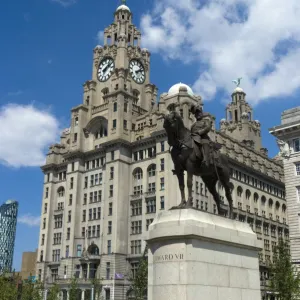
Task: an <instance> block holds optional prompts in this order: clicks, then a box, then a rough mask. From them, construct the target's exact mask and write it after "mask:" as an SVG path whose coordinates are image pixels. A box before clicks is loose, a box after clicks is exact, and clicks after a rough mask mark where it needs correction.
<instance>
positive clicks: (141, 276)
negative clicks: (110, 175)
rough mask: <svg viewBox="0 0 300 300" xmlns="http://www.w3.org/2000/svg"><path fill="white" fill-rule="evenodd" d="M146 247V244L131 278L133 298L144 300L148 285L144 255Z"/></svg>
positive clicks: (146, 250)
mask: <svg viewBox="0 0 300 300" xmlns="http://www.w3.org/2000/svg"><path fill="white" fill-rule="evenodd" d="M147 252H148V247H147V246H146V248H145V251H144V254H143V256H142V258H141V260H140V262H139V266H138V269H137V272H136V274H135V277H134V278H133V280H132V286H131V287H132V290H133V293H134V297H135V300H144V299H145V295H146V293H147V287H148V258H147V256H146V254H147Z"/></svg>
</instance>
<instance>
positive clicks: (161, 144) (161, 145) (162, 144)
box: [160, 142, 165, 152]
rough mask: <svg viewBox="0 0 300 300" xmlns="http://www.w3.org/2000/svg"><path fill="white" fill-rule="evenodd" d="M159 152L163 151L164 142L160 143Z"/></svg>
mask: <svg viewBox="0 0 300 300" xmlns="http://www.w3.org/2000/svg"><path fill="white" fill-rule="evenodd" d="M160 150H161V152H164V151H165V142H160Z"/></svg>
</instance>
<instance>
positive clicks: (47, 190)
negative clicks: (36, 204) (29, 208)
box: [45, 187, 49, 198]
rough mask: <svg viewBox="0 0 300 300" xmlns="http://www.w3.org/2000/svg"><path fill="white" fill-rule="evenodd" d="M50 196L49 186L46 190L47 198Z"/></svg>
mask: <svg viewBox="0 0 300 300" xmlns="http://www.w3.org/2000/svg"><path fill="white" fill-rule="evenodd" d="M48 196H49V188H48V187H47V188H46V191H45V198H48Z"/></svg>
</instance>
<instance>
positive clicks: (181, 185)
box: [176, 170, 186, 207]
mask: <svg viewBox="0 0 300 300" xmlns="http://www.w3.org/2000/svg"><path fill="white" fill-rule="evenodd" d="M176 174H177V178H178V183H179V189H180V194H181V202H180V204H179V207H182V206H184V205H185V204H186V200H185V193H184V171H181V170H180V171H177V172H176Z"/></svg>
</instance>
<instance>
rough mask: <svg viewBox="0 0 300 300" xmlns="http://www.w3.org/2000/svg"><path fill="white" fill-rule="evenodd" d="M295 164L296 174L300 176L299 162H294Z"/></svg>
mask: <svg viewBox="0 0 300 300" xmlns="http://www.w3.org/2000/svg"><path fill="white" fill-rule="evenodd" d="M295 166H296V174H297V176H300V163H295Z"/></svg>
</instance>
